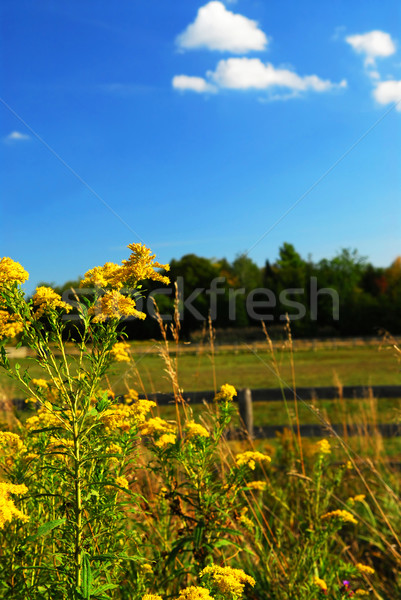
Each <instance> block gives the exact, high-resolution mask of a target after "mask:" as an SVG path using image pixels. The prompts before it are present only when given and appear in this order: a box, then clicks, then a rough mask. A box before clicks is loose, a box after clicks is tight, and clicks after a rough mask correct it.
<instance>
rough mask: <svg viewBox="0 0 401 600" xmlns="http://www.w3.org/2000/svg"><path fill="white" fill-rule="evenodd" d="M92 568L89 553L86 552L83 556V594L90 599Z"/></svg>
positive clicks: (87, 599)
mask: <svg viewBox="0 0 401 600" xmlns="http://www.w3.org/2000/svg"><path fill="white" fill-rule="evenodd" d="M92 581H93V577H92V569H91V565H90V560H89V554H88V553H87V552H85V553H84V554H83V556H82V586H81V587H82V596H83V597H84V598H85V600H89V599H90V597H91V590H92Z"/></svg>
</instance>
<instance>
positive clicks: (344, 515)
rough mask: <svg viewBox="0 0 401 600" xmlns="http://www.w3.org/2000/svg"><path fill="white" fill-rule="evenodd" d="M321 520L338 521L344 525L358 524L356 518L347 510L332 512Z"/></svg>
mask: <svg viewBox="0 0 401 600" xmlns="http://www.w3.org/2000/svg"><path fill="white" fill-rule="evenodd" d="M321 519H338V520H340V521H343V522H344V523H358V521H357V520H356V519H355V517H354V516H353V515H352V514H351V513H350V512H348V511H347V510H332V511H331V512H328V513H326V514H325V515H322V517H321Z"/></svg>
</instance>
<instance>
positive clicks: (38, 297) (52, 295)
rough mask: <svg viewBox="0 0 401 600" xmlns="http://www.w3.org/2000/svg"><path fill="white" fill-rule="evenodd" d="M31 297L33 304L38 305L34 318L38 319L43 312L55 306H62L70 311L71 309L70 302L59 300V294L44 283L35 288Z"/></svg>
mask: <svg viewBox="0 0 401 600" xmlns="http://www.w3.org/2000/svg"><path fill="white" fill-rule="evenodd" d="M32 299H33V304H34V306H38V308H37V309H36V311H35V315H34V316H35V318H36V319H39V318H40V317H41V316H42V315H43V314H44V313H45V312H48V311H50V310H54V309H56V308H63V309H64V310H65V311H66V312H70V310H71V309H72V306H71V305H70V304H67V303H66V302H63V301H62V300H61V296H60V295H59V294H56V292H55V291H54V290H52V288H50V287H47V286H45V285H42V286H40V287H38V288H36V292H35V294H34V295H33V298H32Z"/></svg>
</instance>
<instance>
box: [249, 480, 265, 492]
mask: <svg viewBox="0 0 401 600" xmlns="http://www.w3.org/2000/svg"><path fill="white" fill-rule="evenodd" d="M246 487H247V488H248V489H249V490H257V491H259V492H264V491H265V489H266V488H267V483H266V481H248V483H247V484H246Z"/></svg>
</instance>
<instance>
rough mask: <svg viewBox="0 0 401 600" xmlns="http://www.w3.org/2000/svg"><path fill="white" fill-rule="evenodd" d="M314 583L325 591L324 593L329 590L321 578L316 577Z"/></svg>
mask: <svg viewBox="0 0 401 600" xmlns="http://www.w3.org/2000/svg"><path fill="white" fill-rule="evenodd" d="M313 583H314V584H315V585H317V586H318V587H319V588H320V589H321V590H323V591H324V592H325V591H326V590H327V585H326V582H325V581H324V580H323V579H320V577H317V576H315V577H314V578H313Z"/></svg>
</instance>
